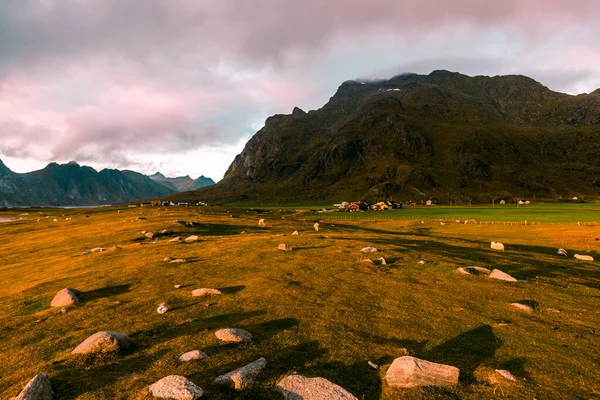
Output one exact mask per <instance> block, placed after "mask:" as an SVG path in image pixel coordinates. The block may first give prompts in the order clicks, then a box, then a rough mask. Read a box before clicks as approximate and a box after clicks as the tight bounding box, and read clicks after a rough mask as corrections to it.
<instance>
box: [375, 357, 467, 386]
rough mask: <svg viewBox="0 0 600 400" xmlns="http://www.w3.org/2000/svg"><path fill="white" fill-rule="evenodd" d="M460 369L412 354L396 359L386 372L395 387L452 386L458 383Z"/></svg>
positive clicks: (389, 381) (386, 377) (389, 383)
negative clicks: (421, 358)
mask: <svg viewBox="0 0 600 400" xmlns="http://www.w3.org/2000/svg"><path fill="white" fill-rule="evenodd" d="M459 374H460V370H459V369H458V368H456V367H452V366H450V365H444V364H437V363H433V362H430V361H425V360H420V359H418V358H415V357H411V356H404V357H399V358H396V359H395V360H394V362H393V363H392V365H391V366H390V368H389V369H388V370H387V373H386V374H385V380H386V381H387V384H388V385H390V386H395V387H402V388H411V387H417V386H450V385H455V384H457V383H458V375H459Z"/></svg>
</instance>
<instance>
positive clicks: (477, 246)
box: [0, 205, 600, 400]
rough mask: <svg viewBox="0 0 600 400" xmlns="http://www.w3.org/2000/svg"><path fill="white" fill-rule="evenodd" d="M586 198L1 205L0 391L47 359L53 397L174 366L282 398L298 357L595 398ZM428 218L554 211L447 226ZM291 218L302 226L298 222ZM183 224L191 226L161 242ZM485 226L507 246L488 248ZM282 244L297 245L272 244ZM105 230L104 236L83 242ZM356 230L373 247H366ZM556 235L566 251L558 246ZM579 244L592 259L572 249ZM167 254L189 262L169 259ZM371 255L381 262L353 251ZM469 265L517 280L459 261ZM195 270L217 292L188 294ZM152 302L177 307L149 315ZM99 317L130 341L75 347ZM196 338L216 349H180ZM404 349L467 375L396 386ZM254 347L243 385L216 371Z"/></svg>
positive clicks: (369, 386)
mask: <svg viewBox="0 0 600 400" xmlns="http://www.w3.org/2000/svg"><path fill="white" fill-rule="evenodd" d="M513 207H514V206H513ZM594 207H597V206H589V207H587V205H583V206H579V207H578V206H571V205H568V206H567V205H564V206H563V205H559V206H558V207H554V206H552V205H548V206H547V207H546V206H544V207H542V206H540V207H537V205H534V207H532V208H520V209H518V210H516V209H514V208H509V207H506V209H504V208H495V209H489V208H483V207H482V208H475V207H473V208H462V209H459V208H440V207H436V208H421V207H418V208H412V209H407V210H402V211H399V212H393V213H392V212H386V213H371V214H373V215H377V216H380V215H382V216H383V215H385V216H387V215H390V218H391V216H396V215H397V216H398V217H399V218H417V219H418V220H409V219H406V220H403V219H390V220H385V219H378V220H368V219H360V218H363V214H362V213H356V214H352V218H353V219H348V220H340V219H337V218H339V217H338V214H318V215H313V214H311V213H302V214H300V213H298V214H294V213H293V212H288V211H282V212H279V211H278V209H279V208H277V207H274V208H272V209H271V211H272V212H270V213H267V214H255V213H248V212H247V208H248V207H244V208H240V207H227V208H225V207H224V208H219V207H204V208H168V209H166V210H165V209H159V208H150V207H147V208H146V207H144V208H135V209H127V208H126V209H123V210H122V212H121V213H118V212H117V208H101V209H93V210H37V209H31V210H25V211H23V210H10V211H7V212H0V218H9V217H20V218H23V219H22V220H19V221H16V222H10V223H0V279H1V280H2V282H3V285H1V286H0V297H1V298H2V302H3V313H2V314H1V315H0V334H1V335H2V341H1V342H0V365H2V366H5V367H4V368H3V370H2V371H3V373H2V374H0V398H10V397H11V396H15V395H16V394H17V393H18V392H19V390H20V389H21V388H22V387H23V386H24V385H25V384H26V383H27V381H28V380H29V379H31V378H32V377H33V376H34V375H35V374H37V373H40V372H48V373H49V376H50V379H51V382H52V385H53V389H54V392H55V397H56V398H58V399H150V398H151V396H150V395H149V393H148V390H147V386H148V385H150V384H152V383H154V382H155V381H157V380H158V379H160V378H162V377H164V376H166V375H171V374H177V375H184V376H186V377H188V378H189V379H190V380H191V381H193V382H194V383H196V384H198V385H199V386H201V387H202V388H203V389H204V390H205V396H204V398H207V399H281V395H280V394H279V393H278V392H277V391H276V390H275V384H276V383H277V382H278V381H279V380H280V379H282V378H283V377H285V376H287V375H289V374H294V373H298V374H301V375H304V376H309V377H317V376H320V377H324V378H326V379H329V380H330V381H332V382H334V383H336V384H339V385H340V386H342V387H344V388H345V389H347V390H348V391H350V392H351V393H352V394H354V395H355V396H356V397H357V398H358V399H368V400H375V399H389V400H391V399H399V398H406V399H432V398H435V399H488V398H514V399H532V398H537V399H587V398H597V397H600V380H599V379H598V367H599V365H598V363H599V362H600V360H599V358H598V348H599V345H600V338H599V336H598V335H599V334H600V271H599V264H598V260H599V259H600V244H599V243H600V242H599V241H597V240H596V238H599V237H600V227H599V226H598V225H597V224H587V225H584V224H581V225H578V224H577V223H576V222H577V221H586V219H584V218H583V217H584V216H589V218H588V219H587V221H593V220H594V213H595V212H596V211H597V208H594ZM538 210H539V213H537V214H536V212H537V211H538ZM24 212H25V213H27V214H28V215H20V214H21V213H24ZM40 213H43V214H40ZM45 214H48V215H49V218H45V216H46V215H45ZM590 214H591V215H590ZM339 215H350V214H341V213H340V214H339ZM368 215H369V214H366V215H365V216H368ZM496 216H497V217H498V218H497V219H495V217H496ZM138 217H143V218H145V219H141V220H139V219H138ZM67 218H70V219H69V220H67ZM259 218H265V219H266V226H265V227H264V228H261V227H259V226H258V224H257V222H258V219H259ZM314 218H319V223H320V230H319V232H315V231H314V229H313V227H312V226H313V223H314ZM354 218H359V219H354ZM438 218H442V219H448V220H453V219H461V218H462V219H464V218H475V219H477V220H480V221H483V220H486V219H487V220H496V221H520V220H528V221H539V222H547V221H549V222H553V223H552V224H550V225H546V224H536V225H509V224H457V223H448V224H444V225H441V224H440V222H439V221H437V220H436V219H438ZM512 218H516V219H514V220H513V219H512ZM38 219H40V220H39V222H38ZM54 219H56V220H57V221H54ZM421 219H423V223H421ZM175 220H186V221H198V222H200V225H199V226H196V227H183V226H181V225H180V224H178V223H176V222H175ZM596 220H597V218H596ZM165 228H170V229H172V230H173V231H174V234H173V235H169V236H167V237H161V238H159V239H157V240H148V239H145V238H144V237H143V235H142V234H141V233H140V232H141V231H152V232H157V231H160V230H162V229H165ZM294 230H298V231H299V232H300V235H299V236H291V233H292V232H293V231H294ZM192 234H196V235H198V236H200V241H199V242H196V243H191V244H178V243H169V242H168V239H170V238H172V237H173V236H182V237H187V236H188V235H192ZM490 241H500V242H502V243H504V244H505V246H506V250H505V251H504V252H500V251H494V250H491V249H490V248H489V243H490ZM280 243H286V244H289V245H291V246H292V247H293V250H292V251H291V252H281V251H278V250H277V246H278V245H279V244H280ZM98 246H100V247H105V248H107V251H105V252H102V253H92V254H87V255H84V254H83V252H84V250H86V249H89V248H92V247H98ZM365 246H374V247H376V248H377V249H378V250H379V251H378V252H377V253H374V254H371V255H365V254H363V253H361V252H360V249H361V248H363V247H365ZM559 247H562V248H565V249H567V250H568V251H569V254H570V256H569V257H560V256H558V255H556V250H557V248H559ZM575 253H580V254H589V255H592V256H593V257H594V258H595V259H596V261H594V262H581V261H578V260H575V259H574V258H573V257H572V255H573V254H575ZM166 256H170V257H181V258H185V259H186V260H187V262H186V263H183V264H168V263H164V262H163V261H162V260H163V258H165V257H166ZM379 257H384V258H385V259H386V260H387V263H388V265H386V266H376V265H370V264H366V263H364V262H362V261H361V260H363V259H365V258H379ZM420 260H426V261H427V263H426V264H425V265H421V264H419V263H418V261H420ZM469 265H477V266H482V267H486V268H490V269H493V268H498V269H500V270H502V271H504V272H506V273H509V274H511V275H513V276H514V277H516V278H517V279H519V280H522V281H523V282H517V283H507V282H502V281H497V280H492V279H489V278H487V277H485V276H465V275H460V274H458V273H457V272H456V268H457V267H460V266H469ZM175 284H180V285H183V287H182V288H181V289H175V288H174V285H175ZM65 287H71V288H75V289H78V290H80V291H81V292H82V294H81V301H80V302H79V303H78V304H76V305H74V306H72V307H69V309H68V312H67V313H66V314H61V313H59V312H58V310H57V309H51V308H50V306H49V305H50V301H51V299H52V297H53V296H54V294H55V293H56V292H57V291H58V290H60V289H62V288H65ZM200 287H213V288H219V289H220V290H221V291H222V292H223V295H221V296H218V297H211V298H208V299H207V298H205V299H198V298H194V297H192V296H191V294H190V292H191V290H193V289H195V288H200ZM516 301H528V302H529V303H530V304H533V305H534V306H535V308H536V310H535V312H534V313H531V314H528V313H524V312H522V311H519V310H516V309H515V308H513V307H512V306H511V305H510V303H511V302H516ZM162 302H166V303H167V304H168V305H169V307H170V311H169V312H167V313H166V314H164V315H159V314H158V313H157V312H156V307H157V306H158V305H159V304H160V303H162ZM501 322H509V324H502V323H501ZM226 327H234V328H242V329H246V330H248V331H250V332H251V333H253V335H254V341H253V342H252V343H251V344H245V345H235V344H222V343H219V342H218V341H217V339H216V338H215V336H214V332H215V330H217V329H220V328H226ZM100 330H113V331H118V332H122V333H126V334H127V335H129V336H130V338H131V339H132V341H133V343H134V348H133V349H132V350H131V351H128V352H126V353H123V354H118V355H113V356H105V357H96V358H81V357H74V356H72V355H71V354H70V352H71V350H72V349H73V348H75V347H76V346H77V345H78V344H79V343H80V342H81V341H83V340H84V339H85V338H87V337H88V336H89V335H91V334H93V333H95V332H97V331H100ZM193 349H199V350H202V351H204V352H206V353H207V354H208V358H206V359H204V360H200V361H193V362H190V363H185V364H179V363H177V358H178V357H179V356H180V355H181V354H182V353H184V352H186V351H189V350H193ZM407 353H408V354H410V355H414V356H415V357H419V358H422V359H425V360H429V361H433V362H439V363H445V364H449V365H453V366H456V367H458V368H460V370H461V373H460V379H459V384H458V385H456V386H455V387H449V388H415V389H395V388H391V387H389V386H388V385H387V384H386V383H385V379H384V376H385V372H386V370H387V368H388V367H389V365H390V364H391V362H392V361H393V359H394V358H396V357H399V356H402V355H405V354H407ZM259 357H265V358H266V359H267V361H268V364H267V367H266V369H265V370H264V371H263V373H262V374H261V375H260V376H259V378H258V380H257V382H256V383H255V385H254V386H253V387H252V389H250V390H248V391H247V392H244V393H234V392H231V391H229V390H226V389H223V388H220V387H217V386H215V385H214V384H213V383H212V381H213V380H214V379H215V378H216V377H217V376H218V375H221V374H223V373H226V372H228V371H231V370H232V369H235V368H237V367H240V366H243V365H245V364H247V363H249V362H251V361H254V360H256V359H258V358H259ZM368 361H372V362H375V363H377V364H379V365H380V368H379V369H378V370H375V369H372V368H371V367H369V366H368V364H367V362H368ZM496 369H507V370H509V371H511V372H512V374H513V375H514V376H515V377H516V378H517V381H516V382H509V381H506V380H504V379H503V378H501V377H499V375H498V374H496V373H495V372H494V370H496Z"/></svg>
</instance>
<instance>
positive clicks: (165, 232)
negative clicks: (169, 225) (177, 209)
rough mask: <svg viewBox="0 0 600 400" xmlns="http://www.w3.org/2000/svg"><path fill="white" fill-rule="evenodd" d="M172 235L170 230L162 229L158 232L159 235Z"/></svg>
mask: <svg viewBox="0 0 600 400" xmlns="http://www.w3.org/2000/svg"><path fill="white" fill-rule="evenodd" d="M172 233H173V231H172V230H170V229H163V230H162V231H161V232H160V234H161V235H170V234H172Z"/></svg>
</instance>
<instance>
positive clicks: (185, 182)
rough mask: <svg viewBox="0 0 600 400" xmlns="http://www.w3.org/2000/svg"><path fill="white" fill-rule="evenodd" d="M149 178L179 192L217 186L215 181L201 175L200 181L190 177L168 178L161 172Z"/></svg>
mask: <svg viewBox="0 0 600 400" xmlns="http://www.w3.org/2000/svg"><path fill="white" fill-rule="evenodd" d="M148 177H149V178H150V179H152V180H153V181H155V182H158V183H160V184H161V185H164V186H166V187H168V188H170V189H172V190H174V191H177V192H187V191H190V190H196V189H200V188H202V187H205V186H210V185H214V184H215V181H213V180H212V179H211V178H207V177H205V176H204V175H201V176H200V177H199V178H198V179H192V178H190V176H189V175H186V176H180V177H177V178H167V177H166V176H164V175H163V174H161V173H160V172H156V173H155V174H154V175H149V176H148Z"/></svg>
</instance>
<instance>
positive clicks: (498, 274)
mask: <svg viewBox="0 0 600 400" xmlns="http://www.w3.org/2000/svg"><path fill="white" fill-rule="evenodd" d="M489 277H490V278H492V279H499V280H501V281H506V282H517V280H516V279H515V278H513V277H512V276H510V275H509V274H507V273H505V272H502V271H500V270H499V269H494V270H492V272H491V273H490V276H489Z"/></svg>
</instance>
